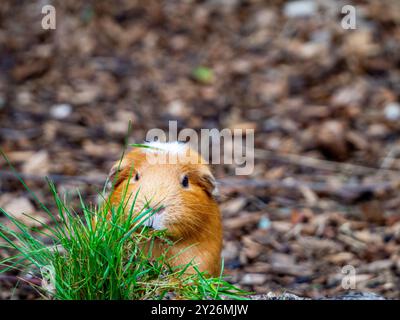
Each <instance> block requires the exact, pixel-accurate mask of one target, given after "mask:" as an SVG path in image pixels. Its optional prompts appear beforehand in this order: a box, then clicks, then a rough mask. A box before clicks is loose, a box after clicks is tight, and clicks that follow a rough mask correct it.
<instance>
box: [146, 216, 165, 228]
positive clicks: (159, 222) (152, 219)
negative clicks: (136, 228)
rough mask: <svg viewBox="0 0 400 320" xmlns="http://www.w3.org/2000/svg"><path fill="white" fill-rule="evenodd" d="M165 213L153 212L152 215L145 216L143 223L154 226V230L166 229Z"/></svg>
mask: <svg viewBox="0 0 400 320" xmlns="http://www.w3.org/2000/svg"><path fill="white" fill-rule="evenodd" d="M164 217H165V215H164V214H163V213H162V212H155V213H154V212H152V213H151V215H150V216H148V217H144V218H143V219H146V220H144V222H143V225H144V226H147V227H150V228H153V229H154V230H163V229H165V228H166V227H165V222H164Z"/></svg>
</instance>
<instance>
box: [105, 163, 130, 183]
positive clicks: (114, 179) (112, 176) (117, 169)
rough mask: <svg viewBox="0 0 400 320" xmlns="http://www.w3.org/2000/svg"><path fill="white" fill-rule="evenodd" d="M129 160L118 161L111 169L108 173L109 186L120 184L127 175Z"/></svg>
mask: <svg viewBox="0 0 400 320" xmlns="http://www.w3.org/2000/svg"><path fill="white" fill-rule="evenodd" d="M127 168H128V160H127V159H125V158H124V159H122V160H121V161H117V162H116V163H115V164H114V165H113V166H112V167H111V169H110V172H109V173H108V177H107V180H108V187H111V186H114V187H116V186H117V185H119V184H120V183H121V182H122V181H124V179H125V178H126V177H127V170H126V169H127Z"/></svg>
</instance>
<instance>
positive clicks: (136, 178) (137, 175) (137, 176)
mask: <svg viewBox="0 0 400 320" xmlns="http://www.w3.org/2000/svg"><path fill="white" fill-rule="evenodd" d="M139 179H140V175H139V172H136V174H135V181H139Z"/></svg>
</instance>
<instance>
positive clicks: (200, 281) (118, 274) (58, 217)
mask: <svg viewBox="0 0 400 320" xmlns="http://www.w3.org/2000/svg"><path fill="white" fill-rule="evenodd" d="M48 183H49V187H50V191H51V193H52V195H53V198H54V202H55V204H56V206H57V209H58V212H57V213H56V214H54V213H52V212H51V211H50V210H48V209H47V208H46V207H45V206H44V205H43V204H42V203H40V205H41V207H42V208H43V209H44V211H45V212H46V213H47V214H48V215H49V218H50V220H51V223H50V224H43V223H40V224H41V227H40V228H31V227H29V226H28V225H25V224H23V223H21V222H20V221H18V220H17V219H15V218H14V217H13V216H12V215H10V214H8V213H7V212H5V211H4V210H3V209H1V208H0V212H1V213H2V214H3V215H4V216H5V217H7V218H8V220H9V221H10V222H12V224H13V225H14V227H13V228H10V227H7V226H6V225H5V224H1V223H0V238H1V239H3V240H4V241H5V243H6V244H5V246H4V247H6V248H8V249H9V250H11V251H13V252H15V255H14V256H12V257H9V258H6V259H3V260H2V261H0V273H2V272H7V271H9V270H10V269H18V270H21V271H23V272H30V273H36V274H37V275H38V277H39V278H41V279H42V286H40V287H38V288H37V289H38V290H39V291H40V292H41V293H42V294H43V296H44V297H46V298H52V299H60V300H69V299H102V300H103V299H106V300H108V299H164V298H179V299H244V295H245V294H247V292H244V291H242V290H240V289H239V288H237V287H235V286H233V285H232V284H230V283H229V282H227V281H225V280H224V279H223V277H222V270H221V276H220V277H219V278H211V277H208V276H207V275H206V274H205V273H202V272H199V271H198V270H197V269H196V266H194V265H192V264H188V265H184V266H179V267H172V266H171V265H170V264H169V260H168V258H167V256H166V252H165V253H164V254H163V255H162V256H160V257H158V258H153V257H152V256H151V250H150V251H149V250H145V249H143V247H144V244H147V248H149V247H150V248H151V247H152V245H153V244H154V242H155V241H156V240H158V241H163V242H166V243H169V244H172V243H171V240H169V239H168V237H167V235H166V232H165V231H155V230H152V229H149V228H147V227H144V226H143V223H144V221H145V220H146V219H148V218H149V217H150V216H151V215H152V214H154V211H151V210H150V209H147V210H142V211H141V212H133V209H132V208H133V206H132V208H130V210H129V214H128V215H127V216H126V215H124V214H123V212H126V208H125V207H124V206H125V203H126V201H125V199H127V198H126V197H131V196H132V195H127V193H126V191H125V194H124V196H123V201H121V204H120V205H118V206H117V207H110V206H109V205H107V204H106V205H103V206H102V207H101V208H95V207H91V206H88V205H86V204H85V202H84V200H83V199H82V197H81V196H80V210H79V214H78V213H76V212H75V211H74V210H73V209H72V208H71V206H70V205H68V203H66V202H64V201H63V200H62V199H61V197H60V196H59V194H58V193H57V190H56V187H55V185H54V184H53V183H52V182H50V181H49V182H48ZM24 186H25V187H26V188H28V187H27V186H26V185H25V184H24ZM28 190H29V189H28ZM31 194H33V193H31ZM34 198H35V199H36V200H37V201H39V200H38V199H37V197H34ZM135 199H136V197H134V199H133V202H134V201H135ZM108 213H110V214H111V217H110V218H109V219H106V216H107V214H108ZM30 218H31V219H33V220H35V219H34V218H33V217H30ZM94 218H95V219H96V220H97V222H96V223H95V224H94V223H92V221H93V219H94ZM35 221H36V222H38V221H37V220H35ZM49 241H50V244H49ZM189 267H193V268H194V269H195V270H196V272H197V273H195V274H186V273H184V271H185V270H186V269H187V268H189Z"/></svg>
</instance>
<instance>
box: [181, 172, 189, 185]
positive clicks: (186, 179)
mask: <svg viewBox="0 0 400 320" xmlns="http://www.w3.org/2000/svg"><path fill="white" fill-rule="evenodd" d="M181 184H182V187H184V188H187V187H189V177H188V176H187V175H186V174H185V175H184V176H183V178H182V181H181Z"/></svg>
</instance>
